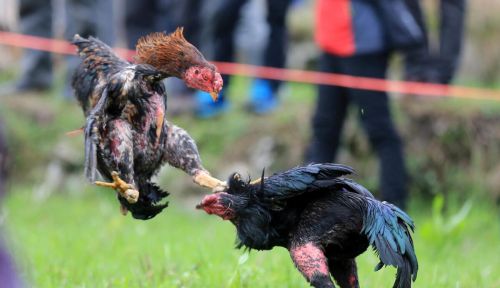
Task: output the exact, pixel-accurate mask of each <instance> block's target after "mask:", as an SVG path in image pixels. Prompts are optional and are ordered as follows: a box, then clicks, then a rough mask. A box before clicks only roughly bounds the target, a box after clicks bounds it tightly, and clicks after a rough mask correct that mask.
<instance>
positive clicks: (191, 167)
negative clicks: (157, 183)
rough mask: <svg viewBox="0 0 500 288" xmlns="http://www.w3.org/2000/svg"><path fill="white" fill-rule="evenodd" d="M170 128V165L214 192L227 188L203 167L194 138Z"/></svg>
mask: <svg viewBox="0 0 500 288" xmlns="http://www.w3.org/2000/svg"><path fill="white" fill-rule="evenodd" d="M166 124H167V126H168V129H167V137H165V139H166V143H165V144H166V145H165V159H164V160H166V161H167V162H168V163H169V164H170V165H172V166H174V167H176V168H180V169H182V170H183V171H184V172H186V173H187V174H189V175H191V177H193V181H194V183H196V184H198V185H200V186H202V187H205V188H210V189H212V191H213V192H218V191H223V190H225V189H226V188H227V185H226V182H223V181H220V180H218V179H216V178H214V177H212V176H210V173H208V171H207V170H206V169H205V168H203V166H202V165H201V159H200V154H199V153H198V148H197V147H196V143H195V142H194V140H193V138H191V136H189V134H188V133H187V132H186V131H185V130H184V129H182V128H180V127H178V126H175V125H173V124H171V123H166Z"/></svg>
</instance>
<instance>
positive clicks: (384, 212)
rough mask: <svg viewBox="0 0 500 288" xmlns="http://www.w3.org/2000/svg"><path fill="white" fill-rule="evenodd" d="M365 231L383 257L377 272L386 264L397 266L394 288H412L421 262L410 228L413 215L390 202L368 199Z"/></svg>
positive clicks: (380, 256)
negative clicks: (419, 261)
mask: <svg viewBox="0 0 500 288" xmlns="http://www.w3.org/2000/svg"><path fill="white" fill-rule="evenodd" d="M367 200H368V202H367V207H366V211H365V215H364V224H363V229H362V232H363V233H364V234H365V235H366V236H367V237H368V240H369V241H370V244H371V245H372V247H373V249H374V250H375V251H376V253H377V254H378V256H379V258H380V261H381V262H380V263H379V264H378V265H377V266H376V267H375V271H377V270H379V269H381V268H382V267H383V266H385V265H391V266H394V267H396V268H397V274H396V281H395V282H394V286H393V287H394V288H409V287H411V281H412V280H413V281H415V279H416V278H417V271H418V261H417V256H416V255H415V248H414V246H413V240H412V238H411V234H410V230H413V228H414V224H413V221H412V220H411V218H410V216H408V214H406V213H405V212H403V211H402V210H401V209H399V208H397V207H396V206H394V205H392V204H389V203H387V202H379V201H376V200H374V199H367Z"/></svg>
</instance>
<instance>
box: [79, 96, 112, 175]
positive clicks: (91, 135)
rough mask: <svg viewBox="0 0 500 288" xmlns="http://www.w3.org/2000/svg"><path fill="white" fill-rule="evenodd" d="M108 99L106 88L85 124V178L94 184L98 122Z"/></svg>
mask: <svg viewBox="0 0 500 288" xmlns="http://www.w3.org/2000/svg"><path fill="white" fill-rule="evenodd" d="M107 98H108V89H107V88H105V89H104V90H103V92H102V95H101V97H100V98H99V101H98V102H97V104H96V105H95V107H94V108H93V109H92V111H90V113H89V115H88V116H87V123H86V124H85V131H84V132H85V166H84V167H85V176H86V177H87V179H88V180H89V181H90V182H92V183H94V182H95V180H96V174H97V145H98V143H99V135H98V131H97V130H98V128H97V125H96V122H97V119H99V117H100V115H101V114H102V112H103V110H104V107H105V104H106V101H107Z"/></svg>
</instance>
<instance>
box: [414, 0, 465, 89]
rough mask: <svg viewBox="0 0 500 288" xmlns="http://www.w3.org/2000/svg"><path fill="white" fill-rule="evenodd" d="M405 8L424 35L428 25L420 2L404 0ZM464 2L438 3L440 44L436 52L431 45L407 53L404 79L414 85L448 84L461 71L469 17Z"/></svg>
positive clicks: (443, 0) (427, 42)
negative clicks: (467, 17) (414, 83)
mask: <svg viewBox="0 0 500 288" xmlns="http://www.w3.org/2000/svg"><path fill="white" fill-rule="evenodd" d="M405 1H406V4H407V6H408V8H409V10H410V12H411V14H412V15H413V17H414V18H415V19H416V20H417V23H418V24H419V26H420V27H421V29H422V30H423V31H424V32H425V31H426V30H427V25H426V23H425V21H424V15H423V14H424V13H422V8H421V5H420V0H405ZM466 7H467V4H466V1H465V0H441V1H439V43H437V44H438V45H436V46H438V49H437V50H435V51H434V49H431V47H429V46H434V45H429V41H428V39H427V37H425V41H423V42H422V44H421V45H419V46H416V47H415V48H413V49H410V50H408V51H407V52H406V53H405V78H406V79H407V80H411V81H422V82H431V83H440V84H448V83H450V82H451V81H452V80H453V77H454V76H455V74H456V71H457V70H458V64H459V60H460V54H461V51H462V42H463V34H464V33H463V32H464V26H465V15H466Z"/></svg>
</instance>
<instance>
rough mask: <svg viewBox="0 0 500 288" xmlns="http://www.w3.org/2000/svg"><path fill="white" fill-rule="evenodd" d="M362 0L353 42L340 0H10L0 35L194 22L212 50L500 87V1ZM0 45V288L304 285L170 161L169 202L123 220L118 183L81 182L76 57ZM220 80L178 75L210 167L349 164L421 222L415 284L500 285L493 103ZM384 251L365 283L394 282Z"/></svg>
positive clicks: (128, 35) (103, 31)
mask: <svg viewBox="0 0 500 288" xmlns="http://www.w3.org/2000/svg"><path fill="white" fill-rule="evenodd" d="M351 2H352V3H351V5H352V7H354V8H352V7H351V8H352V9H353V11H364V12H366V13H368V14H361V15H365V16H363V17H361V16H356V13H354V14H353V15H350V17H352V21H353V23H356V24H355V25H353V27H354V28H352V30H350V31H349V33H350V34H349V35H355V36H354V37H350V36H349V37H337V36H336V35H345V34H342V33H341V32H342V31H343V30H342V29H346V28H345V27H341V25H339V23H335V21H332V19H337V18H336V17H337V16H339V14H335V13H341V12H335V11H340V10H339V9H336V7H335V5H337V4H335V1H328V0H318V1H313V0H289V1H286V0H285V1H283V0H280V1H278V0H276V1H274V0H273V1H266V0H248V1H241V0H240V1H236V0H234V1H231V0H213V1H200V0H189V1H173V0H170V1H169V0H160V1H153V0H148V1H133V0H112V1H97V0H94V1H93V0H45V1H37V0H31V1H29V0H0V7H1V8H0V31H10V32H17V33H21V34H28V35H35V36H41V37H48V38H57V39H65V40H70V39H71V38H72V36H73V35H74V34H75V33H79V34H80V35H82V36H88V35H95V36H97V37H99V38H100V39H101V40H103V41H104V42H106V43H109V44H110V45H112V46H115V47H122V48H130V49H133V48H134V46H135V42H136V41H137V39H138V37H139V36H141V35H144V34H147V33H149V32H152V31H163V30H165V31H167V32H170V31H173V30H174V29H175V27H177V26H184V27H185V28H184V31H185V36H186V38H187V39H188V40H189V41H191V42H192V43H194V44H195V45H196V46H197V47H199V48H200V50H201V51H202V52H203V54H204V55H205V56H206V58H207V59H209V60H213V61H226V62H236V63H247V64H253V65H263V66H272V67H284V68H291V69H300V70H312V71H320V70H321V71H324V72H335V73H341V74H349V75H357V76H367V77H375V78H384V77H385V75H387V78H388V79H396V80H410V81H418V82H425V83H438V84H452V85H460V86H469V87H480V88H489V89H500V49H499V47H498V43H499V41H500V32H499V31H500V18H499V17H498V15H497V14H498V13H497V11H498V10H499V9H500V2H498V1H495V0H475V1H467V2H466V1H465V0H463V1H460V0H454V1H450V0H448V1H446V0H441V1H437V0H436V1H433V0H422V1H418V0H406V1H391V0H380V3H379V4H377V5H378V6H377V7H375V8H373V7H368V8H367V7H365V6H370V5H374V4H366V3H368V2H374V1H363V0H352V1H351ZM396 4H397V5H396ZM325 11H326V12H325ZM332 11H333V12H332ZM373 11H375V12H373ZM330 12H331V13H330ZM372 12H373V13H375V14H373V13H372ZM332 13H333V14H332ZM370 13H372V14H373V15H372V14H370ZM367 15H368V16H367ZM370 15H371V16H370ZM372 18H373V19H372ZM367 19H368V20H367ZM370 19H371V20H370ZM391 19H392V20H391ZM394 19H395V20H394ZM398 19H403V20H404V19H406V20H408V19H410V21H409V22H408V21H403V22H404V23H406V24H408V23H410V24H411V25H413V26H411V25H410V26H411V27H408V26H398V25H400V24H401V23H398ZM390 20H391V21H390ZM370 21H374V22H370ZM374 23H375V24H377V23H378V24H377V25H378V26H377V25H374ZM380 23H382V24H380ZM379 24H380V25H379ZM406 24H405V25H406ZM335 25H339V26H338V27H337V26H335ZM363 25H368V26H366V27H372V28H370V29H373V30H363V29H361V28H363V27H365V26H363ZM379 26H380V27H379ZM332 27H333V28H332ZM377 27H379V28H377ZM400 28H401V29H403V30H401V29H400ZM357 29H361V30H357ZM377 29H379V30H377ZM339 31H341V32H339ZM363 31H364V32H365V33H363ZM336 32H339V33H338V34H335V33H336ZM344 32H345V31H344ZM379 34H380V35H381V36H380V37H379V38H377V35H379ZM374 35H375V36H374ZM405 35H410V36H408V37H403V36H405ZM400 36H401V37H400ZM0 37H2V36H1V35H0ZM353 38H354V39H355V40H352V39H353ZM349 39H350V40H349ZM0 40H1V39H0ZM353 41H354V42H355V43H354V44H353ZM357 41H359V42H357ZM346 47H347V48H346ZM353 47H354V48H353ZM0 55H2V56H1V57H0V121H1V124H2V125H0V128H1V129H0V134H2V135H4V136H3V137H0V142H1V141H4V142H5V144H6V147H7V150H8V153H4V152H0V169H1V168H2V165H5V166H6V168H7V169H6V171H7V173H6V176H5V177H3V176H2V170H0V186H2V185H5V186H6V189H5V195H4V197H3V198H2V200H1V210H0V211H1V213H0V233H1V235H2V239H0V244H1V245H2V246H5V247H4V250H5V251H3V252H5V261H4V260H2V259H3V258H2V257H0V260H1V261H3V262H0V264H1V265H2V266H1V267H0V277H1V278H0V280H1V281H0V287H308V286H307V283H306V282H305V281H304V280H303V279H302V277H301V275H300V274H299V273H298V272H297V271H295V268H294V267H293V264H292V262H291V261H290V260H289V256H288V254H287V252H286V251H285V250H284V249H274V250H273V251H271V252H259V253H257V252H255V251H252V252H251V253H250V257H247V255H246V254H245V253H246V252H244V251H240V250H235V249H234V245H233V244H234V239H235V232H234V228H233V226H232V225H231V224H230V223H223V222H221V221H220V220H219V219H216V217H207V216H206V215H203V213H201V212H199V211H196V210H194V205H195V204H196V203H197V202H198V201H200V199H201V197H202V195H203V194H204V193H207V192H209V191H203V190H202V189H200V188H199V187H196V186H195V185H194V184H193V183H192V182H191V179H190V177H188V176H187V175H185V174H183V173H182V172H180V171H178V170H176V169H174V168H170V167H164V168H163V169H162V170H161V172H160V173H159V175H157V176H156V181H157V182H158V183H159V184H160V186H161V187H162V188H164V189H165V190H167V191H169V192H170V193H171V194H172V195H171V196H170V207H169V208H168V209H166V210H165V211H164V212H163V213H162V214H160V215H158V216H157V217H156V218H154V219H152V220H149V221H140V220H134V219H132V218H131V217H130V216H126V217H123V216H121V215H120V213H119V205H118V202H117V201H116V199H115V195H113V193H111V192H110V191H108V190H106V189H99V188H96V187H94V186H93V185H91V184H89V183H87V182H86V180H85V177H84V174H83V157H84V151H83V136H82V135H76V136H68V135H67V134H66V133H67V132H69V131H72V130H75V129H78V128H80V127H82V125H83V123H84V115H83V113H82V111H81V108H80V107H79V106H78V104H77V102H76V101H75V100H74V99H73V98H72V97H73V96H72V91H71V87H70V78H71V74H72V71H73V70H74V69H75V67H76V65H78V63H79V59H78V58H76V57H74V56H65V55H58V54H52V55H51V54H48V53H45V52H41V51H37V50H23V49H20V48H18V47H13V46H9V45H3V44H0ZM224 80H225V88H224V90H223V92H222V95H221V96H222V100H221V101H219V102H217V103H211V102H210V101H207V99H208V98H207V95H204V94H203V93H200V92H197V91H192V90H190V89H187V88H186V87H185V86H184V84H183V83H182V82H181V81H180V80H174V79H168V80H167V81H166V82H167V83H166V85H167V91H168V94H169V98H168V112H167V113H168V114H169V115H170V117H169V119H170V121H172V122H174V123H175V124H177V125H179V126H181V127H183V128H184V129H186V130H187V131H188V132H189V133H190V134H191V136H192V137H193V138H194V139H195V140H196V142H197V144H198V148H199V150H200V153H201V156H202V159H203V163H204V165H205V167H206V168H207V169H208V170H209V171H211V173H212V174H213V175H215V176H216V177H218V178H219V179H225V178H226V177H228V176H229V175H230V173H232V172H236V171H238V172H240V173H241V174H242V175H249V176H251V177H252V178H257V177H259V176H260V174H261V171H262V169H263V168H266V172H267V173H272V172H276V171H281V170H286V169H288V168H291V167H294V166H297V165H300V164H304V163H307V162H310V161H319V162H327V161H335V162H338V163H342V164H347V165H350V166H352V167H354V168H355V169H356V171H357V175H356V176H355V180H356V181H358V182H359V183H361V184H363V185H365V186H366V187H367V188H368V189H369V190H371V191H372V192H374V194H375V195H376V196H377V197H378V198H380V199H384V200H389V201H391V202H395V203H397V204H398V205H400V206H402V207H405V208H406V210H407V211H408V213H409V214H410V215H411V216H412V217H413V218H414V220H415V222H416V226H417V230H416V233H415V244H416V249H417V255H418V257H419V262H420V264H421V270H420V271H419V272H420V273H419V277H418V279H417V281H416V283H415V287H500V259H499V258H498V256H497V255H500V246H499V245H498V243H499V241H500V213H499V211H500V210H499V209H500V207H499V205H500V161H499V160H500V141H499V140H500V125H499V124H500V102H499V101H498V98H497V100H495V99H464V98H455V97H429V96H428V95H423V94H422V95H404V94H398V93H391V94H390V95H389V97H388V98H387V95H386V94H385V93H383V92H377V93H375V92H374V91H367V90H358V89H344V88H342V89H337V88H338V87H337V88H335V87H333V88H332V87H331V86H328V87H327V86H319V87H318V86H317V85H311V84H305V83H297V82H277V81H270V80H268V79H253V78H248V77H242V76H233V77H229V75H226V76H225V79H224ZM496 93H497V94H496V95H498V92H496ZM475 96H478V97H480V98H488V96H489V95H475ZM332 99H333V100H332ZM374 99H377V100H374ZM378 99H381V100H378ZM349 104H354V105H349ZM389 110H390V111H389ZM344 118H345V119H344ZM380 119H385V120H384V121H379V120H380ZM360 120H361V121H360ZM342 124H343V125H342ZM0 147H3V146H2V145H1V143H0ZM0 191H2V189H1V187H0ZM282 250H283V251H282ZM2 255H3V254H2ZM12 259H14V260H12ZM376 263H377V258H376V256H375V255H374V254H373V253H371V252H370V253H366V254H365V255H363V256H361V257H360V260H359V263H358V266H359V270H360V272H359V275H360V284H361V286H368V287H388V286H389V285H391V284H390V283H392V279H393V277H394V273H395V271H392V270H391V269H385V271H379V272H377V273H374V272H373V267H374V266H375V265H376ZM9 281H11V282H9ZM2 283H9V284H8V285H7V286H3V285H4V284H2ZM10 283H12V284H10Z"/></svg>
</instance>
